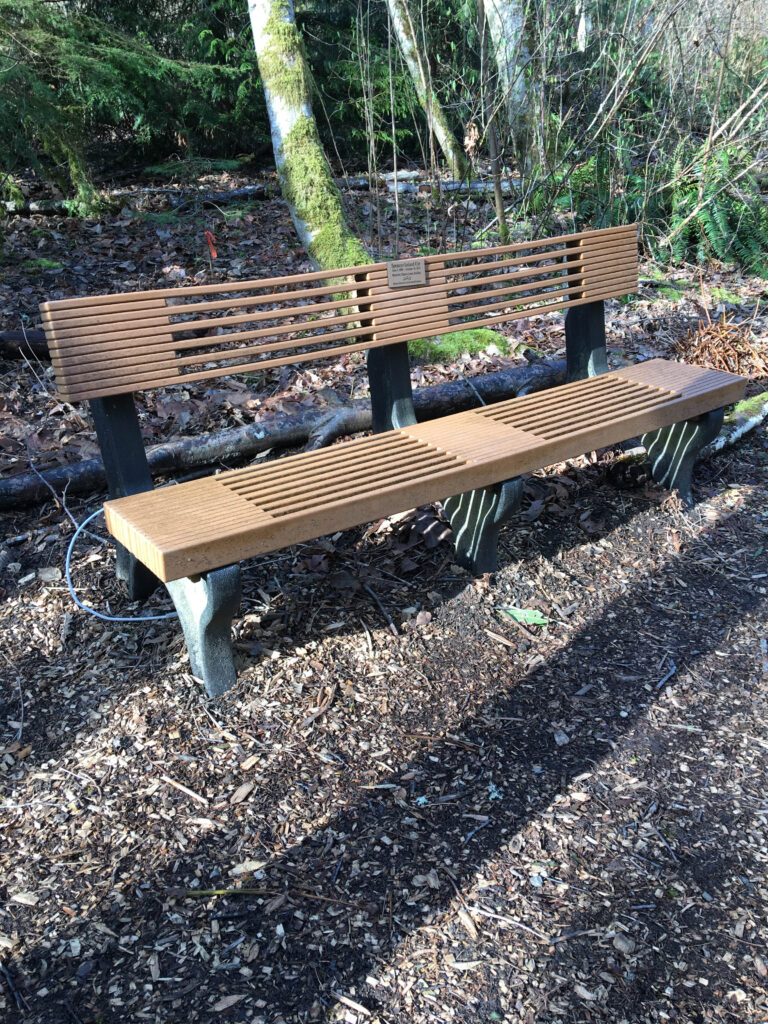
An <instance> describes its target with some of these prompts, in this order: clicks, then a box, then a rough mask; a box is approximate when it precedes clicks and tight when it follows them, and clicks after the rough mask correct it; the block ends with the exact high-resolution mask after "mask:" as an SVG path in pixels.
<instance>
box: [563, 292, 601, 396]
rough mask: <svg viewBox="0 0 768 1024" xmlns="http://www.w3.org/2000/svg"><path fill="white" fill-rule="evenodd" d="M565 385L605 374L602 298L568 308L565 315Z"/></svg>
mask: <svg viewBox="0 0 768 1024" xmlns="http://www.w3.org/2000/svg"><path fill="white" fill-rule="evenodd" d="M565 354H566V382H567V383H568V384H570V383H571V381H574V380H584V379H585V378H586V377H597V376H598V374H601V373H607V372H608V360H607V357H606V353H605V305H604V303H603V300H602V299H598V300H597V301H596V302H586V303H585V304H584V305H583V306H571V308H570V309H569V310H568V311H567V313H566V314H565Z"/></svg>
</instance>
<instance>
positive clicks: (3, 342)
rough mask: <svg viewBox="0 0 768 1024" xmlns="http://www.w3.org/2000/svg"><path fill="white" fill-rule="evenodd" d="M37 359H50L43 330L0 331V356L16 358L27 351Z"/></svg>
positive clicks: (26, 353) (27, 353)
mask: <svg viewBox="0 0 768 1024" xmlns="http://www.w3.org/2000/svg"><path fill="white" fill-rule="evenodd" d="M30 352H31V353H32V354H33V355H35V356H37V358H38V359H50V358H51V357H50V355H49V353H48V342H47V341H46V340H45V333H44V332H43V331H0V356H11V357H12V358H14V359H18V358H19V357H20V356H22V355H29V353H30Z"/></svg>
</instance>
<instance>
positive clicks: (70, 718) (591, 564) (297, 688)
mask: <svg viewBox="0 0 768 1024" xmlns="http://www.w3.org/2000/svg"><path fill="white" fill-rule="evenodd" d="M273 205H278V206H279V205H280V204H273ZM270 216H274V217H275V218H276V219H279V218H278V215H277V214H275V213H274V210H273V211H272V212H271V214H270ZM282 216H283V222H284V220H285V216H284V214H283V215H282ZM67 223H70V222H67ZM71 223H74V222H71ZM281 223H282V222H281ZM123 229H124V226H120V225H118V227H117V228H114V227H113V226H110V225H105V226H104V230H105V231H106V232H107V233H109V232H110V231H117V232H121V231H123ZM41 230H42V229H41ZM46 230H47V228H46ZM67 230H68V231H71V230H73V229H70V228H68V229H67ZM84 230H85V229H84ZM22 237H23V231H22V229H21V228H19V238H20V239H21V238H22ZM20 244H21V243H20ZM181 262H183V259H182V260H181ZM99 272H100V273H103V274H104V275H106V276H108V274H109V273H112V271H111V270H106V271H105V270H102V271H99ZM258 272H259V273H260V272H262V271H260V270H259V271H258ZM16 273H17V271H16V270H12V271H9V273H8V274H6V276H5V278H4V281H3V284H2V287H3V303H4V309H5V313H6V314H7V316H6V319H5V321H4V325H5V326H8V327H11V326H13V327H18V317H19V316H23V315H25V314H24V312H23V310H24V308H26V307H25V305H24V304H25V303H27V305H29V303H30V302H31V301H32V300H31V299H30V296H32V297H33V298H35V299H36V297H37V295H38V294H39V293H40V292H41V291H42V290H43V289H44V288H45V282H44V281H43V282H41V281H40V279H39V274H38V275H37V276H35V275H34V274H33V273H32V271H30V272H29V274H28V277H29V280H28V284H27V290H26V291H25V288H24V286H23V284H21V283H20V278H17V277H15V276H14V274H16ZM115 273H116V271H115ZM110 280H111V279H110ZM697 287H698V288H699V290H698V292H697V293H696V295H694V294H692V293H691V292H690V290H688V291H685V289H682V288H681V296H680V298H679V299H678V300H673V299H670V300H668V301H667V300H664V299H663V298H660V297H659V296H658V295H657V294H656V290H655V286H649V287H648V290H647V292H646V293H645V294H643V295H641V297H640V298H639V299H636V300H635V301H634V302H633V304H631V305H630V306H629V307H621V308H619V307H618V306H616V307H612V312H613V315H614V319H615V325H614V328H613V329H612V335H613V336H612V341H613V343H614V348H613V356H612V358H613V359H614V362H615V361H616V360H625V359H626V360H629V359H633V358H636V357H637V355H638V353H642V354H647V350H648V349H649V347H653V346H655V348H654V349H653V351H654V352H657V351H658V352H660V353H662V354H663V353H664V352H665V351H668V348H667V349H665V348H664V346H669V345H670V344H671V343H672V341H674V338H675V337H677V336H678V335H674V337H673V332H669V333H667V334H664V331H666V330H667V326H666V325H667V323H668V320H670V318H671V321H670V322H678V321H679V320H680V318H682V319H683V320H685V318H686V316H688V315H689V311H688V307H685V308H681V307H684V306H685V304H686V303H688V304H689V305H690V308H691V309H694V313H691V314H690V315H691V316H693V315H695V305H696V303H697V302H698V303H700V302H701V293H702V290H703V287H704V285H703V284H702V285H697ZM707 287H709V288H711V287H712V282H711V281H710V282H709V284H708V285H707ZM728 287H729V288H731V289H734V288H736V289H738V288H739V287H741V285H738V284H734V283H733V281H732V280H731V281H729V282H728ZM761 287H764V283H763V285H760V284H755V283H754V282H753V283H751V284H750V283H748V282H747V283H743V289H744V291H743V293H742V294H743V296H745V299H744V301H745V302H746V301H747V299H746V296H747V293H749V296H750V297H751V300H752V304H753V305H754V299H755V298H756V297H757V296H758V295H759V293H760V288H761ZM56 288H58V289H59V290H60V291H61V290H63V291H64V292H66V291H67V289H70V290H71V291H72V292H73V293H74V292H76V291H77V288H78V281H77V280H74V279H72V278H64V277H58V278H57V279H56ZM750 289H751V291H750ZM683 292H685V294H683ZM697 295H698V298H697V297H696V296H697ZM722 301H724V302H727V301H728V300H722ZM711 305H712V308H713V309H714V308H715V306H716V303H712V304H711ZM731 305H733V306H736V305H737V303H731ZM30 308H31V307H30ZM649 310H652V311H653V318H651V314H650V313H649ZM30 316H31V314H30ZM675 318H677V320H675ZM31 322H32V321H31V320H30V323H31ZM651 322H653V323H654V324H655V325H656V326H655V327H654V329H653V330H650V328H649V324H651ZM659 325H661V327H659ZM662 328H663V329H662ZM519 330H520V332H521V336H524V337H530V336H531V335H535V337H536V340H537V341H538V342H540V343H541V344H542V347H545V348H546V345H547V344H549V346H550V348H551V350H552V351H555V350H556V349H557V348H558V346H561V345H562V332H561V330H560V328H559V327H558V326H557V325H556V324H555V322H554V321H552V320H548V321H547V323H545V324H539V323H537V322H533V323H531V324H530V325H527V326H526V325H523V327H521V328H519ZM526 332H527V333H526ZM683 333H684V332H683ZM662 335H663V337H662ZM547 339H549V340H547ZM762 339H763V340H762V344H764V343H765V335H764V333H763V334H762ZM480 362H482V358H481V359H480ZM487 368H488V367H487V366H479V365H478V366H474V367H473V365H472V361H471V360H467V361H465V363H464V364H463V369H462V367H459V368H458V370H457V368H456V367H450V366H449V367H443V368H438V369H435V368H431V367H427V368H421V369H418V370H417V371H416V379H417V381H420V380H422V379H423V378H424V376H425V375H426V377H427V378H430V376H434V377H435V378H438V377H441V378H445V377H450V376H451V375H452V374H454V373H455V372H475V371H476V370H477V371H479V370H481V369H487ZM348 370H349V371H350V372H352V371H354V372H357V371H358V370H359V367H357V368H356V364H355V366H352V368H351V369H350V368H349V367H346V368H345V367H336V368H335V369H334V371H333V372H334V374H335V377H334V380H333V383H334V384H337V385H340V382H341V378H342V377H343V374H344V373H346V372H347V371H348ZM46 374H48V376H46ZM419 375H421V376H419ZM0 379H1V380H2V383H3V385H4V392H3V397H4V401H5V405H4V406H3V409H2V410H0V411H2V412H4V415H5V419H4V421H2V422H4V429H5V434H4V438H5V443H4V445H3V450H2V453H0V454H1V455H2V456H3V458H4V459H5V462H4V463H3V465H2V469H3V471H4V473H5V474H9V473H11V472H15V471H21V470H26V469H28V468H29V466H28V462H27V454H26V453H27V451H29V452H30V453H32V457H33V459H35V460H36V461H37V459H38V458H39V461H40V464H41V465H42V464H52V463H55V462H56V461H57V459H60V460H63V459H66V458H72V457H73V454H75V453H77V454H78V455H79V456H81V457H82V456H86V455H87V454H88V453H89V448H88V446H89V445H92V444H93V436H92V434H91V433H90V427H89V426H88V423H87V422H86V421H85V419H84V418H83V417H80V414H78V413H77V411H76V410H73V409H72V408H71V407H68V408H63V407H61V406H60V405H57V400H56V397H55V392H54V391H53V387H52V383H51V380H50V374H49V372H48V370H47V368H45V367H44V366H42V365H36V364H34V363H33V362H30V363H29V364H24V363H23V362H21V363H20V362H18V361H16V360H14V361H8V362H5V363H1V364H0ZM279 383H280V382H279V380H277V379H276V384H279ZM324 383H327V380H326V379H325V378H323V377H322V376H319V377H317V379H311V378H308V377H305V378H304V384H305V385H306V388H307V389H309V390H310V391H311V389H312V388H314V387H320V386H322V385H323V384H324ZM762 388H763V389H764V388H765V385H764V383H763V385H762ZM230 394H235V395H237V394H238V392H237V391H234V392H231V393H230ZM281 394H282V392H278V391H275V392H274V393H273V395H272V401H273V403H274V402H278V401H280V400H281V398H280V396H281ZM293 400H296V398H295V395H293V396H292V394H291V393H290V392H288V391H286V392H285V402H286V404H290V401H293ZM190 401H192V402H195V401H199V402H201V403H203V405H202V406H201V409H200V410H198V411H200V412H201V415H203V414H204V415H205V416H206V417H208V418H210V419H212V420H216V418H217V417H218V420H219V421H220V422H221V423H230V422H232V417H233V416H234V417H235V421H236V420H237V415H240V416H247V415H251V414H252V415H258V413H259V410H260V409H261V408H262V405H261V404H260V403H259V402H256V403H255V405H254V407H253V408H252V409H251V408H250V407H249V406H248V405H247V404H245V403H244V402H243V400H241V399H240V398H237V399H236V400H233V401H232V402H229V400H228V399H227V398H226V396H225V397H221V398H219V399H216V401H215V402H211V401H210V397H209V396H207V395H206V394H205V393H203V392H200V394H199V395H196V394H194V393H193V394H192V395H191V396H190ZM184 404H185V403H184V402H177V405H178V406H180V407H181V408H180V409H174V410H173V411H172V413H171V414H169V415H168V416H165V417H163V415H162V409H163V405H164V396H163V395H162V394H160V395H159V396H158V395H157V394H156V395H154V396H150V397H149V398H148V399H147V400H146V403H145V405H144V406H143V407H142V409H143V412H142V422H143V425H144V427H145V430H147V432H148V433H149V434H152V432H153V430H154V429H155V428H157V433H156V435H155V436H157V437H162V436H168V435H169V434H170V435H172V434H173V432H174V431H175V430H176V429H177V428H179V426H184V424H183V423H182V422H181V420H183V417H184V412H185V410H184V408H183V406H184ZM233 409H234V410H236V413H233V412H232V410H233ZM187 412H188V410H187ZM78 419H79V420H80V423H79V424H78ZM30 437H31V438H33V440H32V442H31V444H30V448H29V449H27V448H26V444H27V442H28V441H29V439H30ZM75 457H76V456H75ZM613 458H614V453H611V452H605V453H598V454H596V453H590V454H589V455H588V456H585V457H584V458H582V459H578V460H575V461H573V462H569V463H567V464H566V463H564V464H561V465H559V466H555V467H551V468H550V469H548V470H547V472H546V473H541V474H539V475H537V476H535V477H533V478H531V479H530V480H529V483H528V486H527V497H526V501H525V502H524V506H523V510H522V512H521V513H520V514H519V515H518V516H517V517H516V520H515V521H514V522H513V523H512V524H511V525H510V526H509V527H508V528H506V530H505V531H504V533H503V537H502V551H501V559H500V568H499V571H498V572H497V573H495V574H494V575H492V576H490V577H484V578H482V579H479V580H472V579H470V578H468V577H467V576H466V575H465V574H463V573H462V572H461V570H459V569H458V568H457V567H456V566H455V565H453V563H452V558H451V548H450V544H449V543H448V539H447V538H445V537H444V538H443V539H441V540H439V541H438V540H437V536H438V535H439V534H440V533H445V532H446V531H445V530H444V529H443V528H442V527H441V526H440V523H439V520H438V519H437V518H436V515H435V513H434V512H433V511H430V510H425V511H423V512H422V514H421V515H420V516H411V517H393V518H392V519H391V520H385V521H383V522H380V523H376V524H371V525H370V526H369V527H367V528H360V529H357V530H353V531H347V532H345V533H343V534H341V535H336V536H334V537H328V538H323V539H320V540H318V541H317V542H314V543H311V544H306V545H298V546H296V547H295V548H291V549H288V550H284V551H280V552H277V553H276V554H274V555H270V556H266V557H264V558H261V559H257V560H254V561H253V562H251V563H247V564H246V565H245V566H244V598H243V604H242V610H241V616H240V617H239V618H238V620H237V621H236V623H235V634H236V647H237V652H238V659H239V667H240V676H239V681H238V684H237V686H236V688H235V689H234V690H232V691H231V692H230V693H229V694H227V695H226V696H225V697H224V698H222V699H220V700H218V701H210V700H208V699H206V698H205V695H204V692H203V690H202V687H201V685H200V683H199V681H197V680H195V679H194V678H193V677H192V676H191V675H190V674H189V663H188V659H187V656H186V652H185V650H184V646H183V643H182V640H181V636H180V632H179V630H178V627H177V625H176V624H175V622H173V621H172V620H167V621H153V622H145V623H141V622H129V623H106V622H103V621H99V620H97V619H95V618H93V617H91V616H89V615H87V614H86V613H84V612H82V611H78V610H77V609H76V608H75V607H74V606H73V605H72V602H71V600H70V597H69V594H68V592H67V589H66V585H65V581H64V579H63V578H62V567H63V562H64V555H65V551H66V547H67V544H68V542H69V539H70V538H71V535H72V524H71V522H70V520H69V518H68V517H67V514H66V512H65V510H64V509H63V507H62V505H61V502H54V500H53V499H52V500H51V501H49V502H48V503H46V504H45V505H44V506H43V507H41V508H38V509H32V510H27V511H22V512H18V513H13V514H10V513H9V514H5V515H4V516H3V520H2V527H3V533H2V535H0V536H2V537H5V539H6V547H5V549H4V550H5V551H7V552H10V557H12V559H13V561H11V562H8V557H9V556H6V557H5V558H4V563H5V564H4V565H3V569H2V570H1V571H0V589H1V591H2V592H0V636H1V637H2V645H1V646H0V678H2V689H1V690H0V770H1V771H2V775H1V776H0V785H1V786H2V805H1V806H0V867H1V870H0V1019H2V1020H3V1021H7V1022H8V1024H17V1022H18V1024H60V1022H61V1024H64V1022H75V1024H77V1022H81V1024H97V1022H105V1024H106V1022H123V1021H151V1022H158V1024H159V1022H186V1021H222V1022H224V1021H228V1022H237V1024H240V1022H243V1024H245V1022H251V1024H279V1022H284V1024H289V1022H290V1024H293V1022H296V1024H298V1022H310V1021H344V1022H346V1024H363V1022H365V1024H379V1022H380V1024H385V1022H386V1024H395V1022H397V1024H401V1022H403V1024H404V1022H418V1024H421V1022H440V1024H448V1022H453V1021H467V1022H470V1021H472V1022H483V1024H485V1022H490V1021H507V1022H510V1024H553V1022H557V1021H563V1022H567V1024H577V1022H578V1024H581V1022H585V1024H586V1022H593V1021H603V1020H605V1021H611V1022H616V1024H620V1022H626V1024H634V1022H646V1021H647V1022H667V1021H674V1022H678V1024H683V1022H704V1021H713V1022H720V1021H733V1022H737V1021H738V1022H750V1024H757V1022H760V1021H768V991H767V985H768V932H767V926H768V918H767V916H766V915H767V912H768V881H767V880H766V868H767V867H768V793H767V792H766V781H765V780H766V766H767V764H768V736H767V735H766V728H765V723H766V720H767V719H768V713H767V712H768V708H766V704H767V703H768V648H767V646H766V638H767V637H768V622H767V617H766V610H767V609H768V557H766V551H768V500H767V499H768V434H767V433H766V430H765V427H764V426H763V427H762V428H761V429H760V430H758V431H756V432H754V433H753V434H751V435H749V436H748V437H746V438H744V439H742V440H741V441H740V442H738V443H737V444H736V445H735V446H734V447H732V448H729V449H727V450H725V451H723V452H722V453H720V454H718V455H717V456H715V457H712V458H710V459H708V460H707V461H705V462H704V463H703V464H702V465H701V467H700V468H699V470H698V472H697V476H696V498H697V504H696V506H695V508H694V509H693V510H692V511H685V510H683V509H682V507H681V506H680V505H679V503H678V501H677V499H676V498H675V497H674V496H671V495H669V494H668V493H667V492H664V491H660V490H658V489H657V488H655V487H654V486H648V485H645V486H643V485H640V486H638V487H636V488H634V489H632V490H621V489H617V488H616V487H615V486H614V485H613V484H612V483H611V480H610V478H609V468H610V466H611V463H612V460H613ZM98 501H99V496H98V495H94V496H93V497H92V499H90V500H89V501H87V502H86V501H76V500H74V499H73V500H70V501H68V502H67V507H68V510H69V512H70V513H71V514H72V516H74V518H75V519H76V520H77V521H80V520H81V519H82V518H83V517H84V516H85V514H86V513H87V512H89V511H91V510H92V509H94V508H96V507H97V505H98ZM94 525H95V526H96V529H95V532H96V533H101V532H102V530H101V528H100V527H98V525H97V524H94ZM20 537H21V538H23V539H20V540H17V538H20ZM0 543H1V542H0ZM73 581H74V584H75V586H76V587H77V589H78V593H79V594H80V597H81V599H82V600H84V601H86V602H88V603H90V604H93V605H94V606H95V607H98V608H100V609H101V610H103V611H105V612H111V613H112V614H118V615H140V614H145V613H146V612H147V607H142V606H132V605H130V604H128V603H127V601H126V599H125V597H124V596H123V595H122V594H121V592H120V589H119V587H118V585H117V584H116V582H115V580H114V555H113V552H112V549H111V547H109V546H108V545H104V544H102V543H100V542H99V541H98V540H96V539H92V538H89V537H83V538H81V541H80V543H79V544H78V547H77V549H76V551H75V553H74V556H73ZM148 607H149V609H150V610H153V611H154V612H155V613H161V612H165V611H167V610H168V609H169V603H168V601H167V599H164V598H163V597H162V595H159V594H158V595H157V596H155V597H154V598H153V599H152V600H151V601H150V602H149V606H148ZM509 607H513V608H517V609H529V610H533V611H538V612H540V613H541V615H542V616H543V617H545V618H546V620H547V621H546V624H545V625H540V626H535V625H529V626H526V625H524V624H523V623H517V622H515V621H514V620H513V619H510V618H509V617H505V616H504V615H503V612H500V610H499V609H503V608H509Z"/></svg>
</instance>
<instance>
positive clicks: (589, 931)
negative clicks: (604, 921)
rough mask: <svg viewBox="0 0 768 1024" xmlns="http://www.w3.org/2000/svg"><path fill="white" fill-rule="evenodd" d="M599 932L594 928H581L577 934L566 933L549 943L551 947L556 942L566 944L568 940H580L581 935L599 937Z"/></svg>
mask: <svg viewBox="0 0 768 1024" xmlns="http://www.w3.org/2000/svg"><path fill="white" fill-rule="evenodd" d="M599 934H600V932H599V931H598V930H597V929H596V928H582V929H581V930H580V931H578V932H566V934H565V935H558V936H557V938H555V939H550V940H549V941H550V942H551V943H552V945H553V946H556V945H557V943H558V942H567V941H568V939H580V938H581V937H582V936H583V935H599Z"/></svg>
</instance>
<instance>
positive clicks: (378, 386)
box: [366, 341, 416, 434]
mask: <svg viewBox="0 0 768 1024" xmlns="http://www.w3.org/2000/svg"><path fill="white" fill-rule="evenodd" d="M366 362H367V369H368V380H369V383H370V385H371V417H372V422H371V426H372V428H373V432H374V434H380V433H381V432H382V431H384V430H399V429H400V428H401V427H412V426H413V425H414V424H415V423H416V413H415V412H414V411H413V393H412V391H411V370H410V364H409V361H408V343H407V342H405V341H398V342H396V343H395V344H394V345H384V346H382V347H381V348H370V349H368V356H367V360H366Z"/></svg>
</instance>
